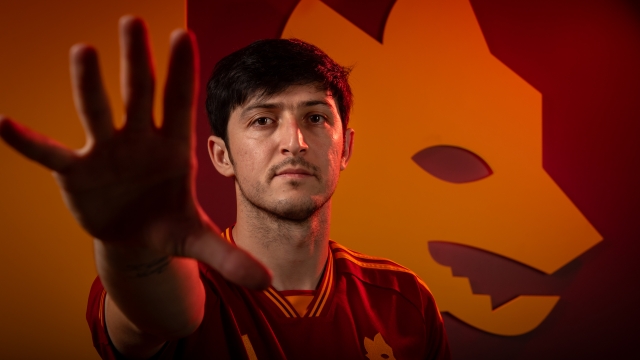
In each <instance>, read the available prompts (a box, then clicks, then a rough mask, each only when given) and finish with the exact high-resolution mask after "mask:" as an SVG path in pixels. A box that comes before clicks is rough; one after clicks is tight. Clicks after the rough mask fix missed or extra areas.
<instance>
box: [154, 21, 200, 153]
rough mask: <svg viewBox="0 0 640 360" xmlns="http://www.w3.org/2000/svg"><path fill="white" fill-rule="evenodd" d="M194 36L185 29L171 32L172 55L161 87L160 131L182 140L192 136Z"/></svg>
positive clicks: (195, 57)
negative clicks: (162, 96)
mask: <svg viewBox="0 0 640 360" xmlns="http://www.w3.org/2000/svg"><path fill="white" fill-rule="evenodd" d="M197 51H198V50H197V46H196V43H195V39H194V38H193V36H192V35H191V34H190V33H189V32H187V31H184V30H176V31H174V32H173V33H172V34H171V58H170V60H169V72H168V74H167V82H166V85H165V89H164V104H163V105H164V120H163V125H162V131H163V132H164V133H165V134H166V135H167V136H171V137H175V138H177V139H179V140H182V141H185V142H187V141H189V140H190V139H191V132H192V127H193V120H192V119H193V109H194V100H195V98H196V93H197V90H196V87H197V77H198V57H197V56H198V55H197V54H198V52H197Z"/></svg>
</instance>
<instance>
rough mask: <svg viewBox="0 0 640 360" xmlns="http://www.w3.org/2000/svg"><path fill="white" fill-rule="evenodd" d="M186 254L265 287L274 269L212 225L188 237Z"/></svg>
mask: <svg viewBox="0 0 640 360" xmlns="http://www.w3.org/2000/svg"><path fill="white" fill-rule="evenodd" d="M184 256H187V257H191V258H194V259H197V260H200V261H201V262H203V263H205V264H207V265H209V266H211V267H212V268H214V269H215V270H217V271H218V272H219V273H220V274H221V275H222V276H223V277H224V278H226V279H227V280H229V281H231V282H233V283H236V284H238V285H242V286H245V287H248V288H251V289H265V288H267V287H269V285H270V284H271V273H270V272H269V270H268V269H267V268H266V267H265V266H264V265H262V264H261V263H260V262H259V261H258V260H256V259H255V258H254V257H253V256H251V255H250V254H249V253H248V252H246V251H244V250H242V249H240V248H238V247H237V246H235V245H233V244H231V243H229V242H228V241H226V240H224V239H222V238H221V237H220V236H218V235H217V234H215V233H213V231H211V230H210V229H207V230H205V231H203V232H201V233H199V234H197V235H192V236H190V237H189V238H188V239H187V241H186V243H185V247H184Z"/></svg>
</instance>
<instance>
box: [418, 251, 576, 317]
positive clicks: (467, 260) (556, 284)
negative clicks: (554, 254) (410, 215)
mask: <svg viewBox="0 0 640 360" xmlns="http://www.w3.org/2000/svg"><path fill="white" fill-rule="evenodd" d="M429 252H430V253H431V257H432V258H433V260H435V261H436V262H437V263H439V264H440V265H444V266H447V267H450V268H451V271H452V273H453V275H454V276H456V277H466V278H468V279H469V283H470V284H471V290H472V291H473V293H474V294H484V295H489V296H490V297H491V306H492V308H493V309H496V308H498V307H500V306H501V305H503V304H506V303H508V302H509V301H511V300H513V299H515V298H516V297H518V296H520V295H559V294H561V293H562V291H563V290H564V289H565V288H566V287H567V286H569V284H570V283H571V282H572V280H573V278H574V276H575V275H576V273H577V271H578V270H579V268H580V265H581V262H580V261H579V260H574V261H571V262H570V263H568V264H567V265H565V266H564V267H562V268H561V269H560V270H558V271H556V272H555V273H553V274H551V275H547V274H545V273H543V272H541V271H539V270H537V269H534V268H532V267H530V266H527V265H524V264H522V263H520V262H518V261H515V260H513V259H510V258H507V257H504V256H502V255H498V254H495V253H492V252H489V251H486V250H482V249H479V248H475V247H472V246H466V245H461V244H457V243H453V242H447V241H429Z"/></svg>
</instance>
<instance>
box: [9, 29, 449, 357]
mask: <svg viewBox="0 0 640 360" xmlns="http://www.w3.org/2000/svg"><path fill="white" fill-rule="evenodd" d="M120 28H121V43H122V49H123V55H122V59H123V62H122V79H123V87H122V89H123V97H124V102H125V106H126V109H125V125H124V127H123V128H121V129H115V128H114V126H113V122H112V119H111V111H110V109H109V106H108V105H107V100H106V96H105V93H104V89H103V86H102V81H101V78H100V73H99V67H98V61H97V55H96V53H95V50H93V49H92V48H90V47H88V46H85V45H76V46H74V47H73V48H72V54H71V62H72V82H73V89H74V100H75V103H76V107H77V109H78V113H79V115H80V118H81V121H82V124H83V126H84V128H85V130H86V133H87V145H86V146H85V147H84V148H83V149H81V150H78V151H72V150H69V149H67V148H65V147H63V146H61V145H59V144H56V143H55V142H53V141H51V140H49V139H45V138H43V137H42V136H40V135H37V134H35V133H34V132H32V131H31V130H28V129H26V128H24V127H22V126H20V125H18V124H17V123H14V122H12V121H10V120H8V119H5V118H2V119H0V136H2V138H3V139H4V140H5V141H6V142H7V143H9V144H10V145H11V146H13V147H14V148H16V149H17V150H18V151H20V152H21V153H23V154H24V155H25V156H27V157H29V158H31V159H33V160H35V161H37V162H39V163H41V164H42V165H44V166H46V167H48V168H50V169H52V170H53V171H54V174H55V177H56V180H57V181H58V183H59V185H60V188H61V190H62V193H63V196H64V199H65V202H66V203H67V205H68V206H69V208H70V210H71V211H72V213H73V214H74V216H75V217H76V219H77V220H78V222H79V223H80V224H81V225H82V226H83V227H84V228H85V230H87V231H88V232H89V233H90V234H91V235H92V236H93V237H94V238H95V240H94V246H95V258H96V265H97V268H98V273H99V279H97V280H96V282H95V283H94V285H93V287H92V290H91V294H90V299H89V306H88V309H87V319H88V321H89V325H90V327H91V330H92V333H93V340H94V345H95V346H96V348H97V350H98V351H99V353H100V355H101V356H102V357H103V358H107V359H117V358H130V359H148V358H158V359H175V358H184V359H197V358H207V359H209V358H221V359H243V358H244V359H285V358H287V359H315V358H318V359H320V358H343V359H357V358H369V359H378V358H385V359H389V358H397V359H403V358H405V359H415V358H433V359H446V358H449V352H448V345H447V342H446V336H445V334H444V328H443V324H442V319H441V318H440V316H439V313H438V311H437V308H436V306H435V302H434V300H433V297H432V296H431V294H430V292H429V291H428V289H427V288H426V286H425V285H424V283H422V281H421V280H420V279H418V278H417V277H416V276H415V274H413V273H411V272H410V271H409V270H407V269H405V268H403V267H401V266H399V265H397V264H394V263H392V262H390V261H388V260H384V259H379V258H373V257H369V256H366V255H363V254H359V253H357V252H353V251H350V250H348V249H346V248H344V247H342V246H340V245H338V244H337V243H335V242H332V241H330V240H329V220H330V212H331V195H332V194H333V191H334V190H335V188H336V185H337V180H338V177H339V173H340V171H341V170H344V169H345V168H346V166H347V164H348V162H349V158H350V155H351V152H352V146H353V136H354V132H353V130H352V129H349V128H347V127H346V125H347V123H348V116H349V111H350V107H351V92H350V88H349V85H348V83H347V74H348V72H347V71H346V70H345V69H344V68H342V67H340V66H339V65H337V64H336V63H335V62H333V60H331V59H330V58H329V57H328V56H327V55H326V54H324V53H323V52H322V51H320V50H319V49H317V48H316V47H314V46H312V45H309V44H306V43H303V42H301V41H295V40H294V41H288V40H269V41H262V42H258V43H255V44H253V45H251V46H249V47H247V48H245V49H242V50H240V51H239V52H237V53H234V54H232V55H230V56H229V57H227V58H225V59H224V60H222V61H221V62H220V63H219V64H218V65H217V66H216V69H215V70H214V75H213V77H212V80H211V81H210V83H209V85H208V86H207V91H208V99H207V110H208V112H209V117H210V121H211V123H212V129H213V134H214V135H212V136H211V137H210V138H209V140H208V147H209V152H210V155H211V160H212V162H213V165H214V166H215V167H216V169H217V170H218V171H219V172H220V173H221V174H223V175H225V176H233V177H234V178H235V180H236V193H237V204H238V212H237V223H236V225H235V226H234V227H233V228H230V229H226V230H225V231H224V232H222V234H223V235H222V237H221V236H220V235H219V234H221V231H220V230H219V229H217V228H216V226H215V225H214V224H212V223H211V222H210V221H209V219H208V218H207V217H206V215H204V214H203V213H202V211H201V210H200V207H199V206H198V204H197V201H196V200H195V196H194V194H193V173H194V170H195V165H194V164H193V158H194V157H193V141H192V121H191V119H192V118H193V101H194V98H195V97H194V93H195V91H194V89H195V87H196V84H195V78H196V74H197V62H196V55H195V54H196V51H195V45H194V40H193V38H192V37H191V36H190V34H189V33H187V32H185V31H176V32H174V33H173V34H172V39H171V42H172V45H171V59H170V65H169V73H168V76H167V84H166V87H165V96H164V118H163V124H162V126H161V127H160V128H157V127H156V126H155V125H154V122H153V119H152V115H151V114H152V100H153V89H154V79H153V70H152V67H151V65H150V59H149V50H148V41H147V35H146V29H145V25H144V23H143V22H142V21H141V20H140V19H136V18H133V17H124V18H123V19H122V20H121V23H120Z"/></svg>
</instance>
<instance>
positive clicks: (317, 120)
mask: <svg viewBox="0 0 640 360" xmlns="http://www.w3.org/2000/svg"><path fill="white" fill-rule="evenodd" d="M324 121H326V118H325V117H324V116H322V115H320V114H313V115H310V116H309V122H311V123H312V124H321V123H323V122H324Z"/></svg>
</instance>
